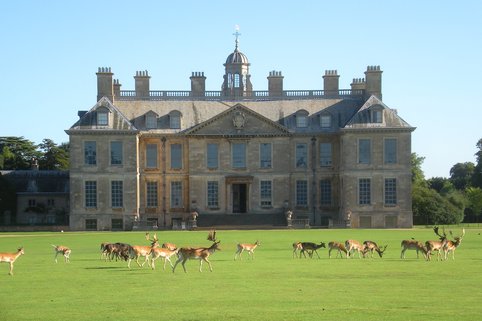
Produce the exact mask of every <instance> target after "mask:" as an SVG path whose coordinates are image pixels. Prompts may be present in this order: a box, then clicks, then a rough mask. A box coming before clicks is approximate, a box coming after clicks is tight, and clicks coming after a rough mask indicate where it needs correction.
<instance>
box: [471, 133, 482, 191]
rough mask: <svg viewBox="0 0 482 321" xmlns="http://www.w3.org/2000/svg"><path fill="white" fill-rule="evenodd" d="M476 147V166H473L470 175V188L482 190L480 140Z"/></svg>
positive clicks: (481, 149) (481, 141)
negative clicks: (472, 171)
mask: <svg viewBox="0 0 482 321" xmlns="http://www.w3.org/2000/svg"><path fill="white" fill-rule="evenodd" d="M476 146H477V148H478V149H479V150H478V151H477V152H476V153H475V157H476V159H477V165H475V168H474V173H473V175H472V186H475V187H479V188H482V138H481V139H479V141H478V142H477V144H476Z"/></svg>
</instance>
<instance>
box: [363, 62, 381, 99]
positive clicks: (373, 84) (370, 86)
mask: <svg viewBox="0 0 482 321" xmlns="http://www.w3.org/2000/svg"><path fill="white" fill-rule="evenodd" d="M382 72H383V71H381V70H380V66H368V67H367V71H365V79H366V98H367V99H368V98H369V97H370V96H371V95H375V96H377V97H378V98H380V99H382Z"/></svg>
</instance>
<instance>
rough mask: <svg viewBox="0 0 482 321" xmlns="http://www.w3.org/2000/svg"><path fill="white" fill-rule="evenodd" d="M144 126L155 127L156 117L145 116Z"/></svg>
mask: <svg viewBox="0 0 482 321" xmlns="http://www.w3.org/2000/svg"><path fill="white" fill-rule="evenodd" d="M146 128H147V129H155V128H157V117H156V116H155V115H147V116H146Z"/></svg>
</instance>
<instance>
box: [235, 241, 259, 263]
mask: <svg viewBox="0 0 482 321" xmlns="http://www.w3.org/2000/svg"><path fill="white" fill-rule="evenodd" d="M259 245H260V243H259V241H256V242H254V244H249V243H239V244H238V245H237V250H236V253H234V260H235V261H236V257H239V259H240V260H242V258H241V254H242V253H243V252H244V251H246V252H248V259H249V256H250V255H251V259H252V260H253V259H254V250H255V249H256V248H257V247H258V246H259Z"/></svg>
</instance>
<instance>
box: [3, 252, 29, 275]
mask: <svg viewBox="0 0 482 321" xmlns="http://www.w3.org/2000/svg"><path fill="white" fill-rule="evenodd" d="M23 254H25V251H24V250H23V246H21V247H19V248H18V249H17V252H16V253H0V263H1V262H5V263H9V264H10V272H9V273H8V274H10V275H13V263H15V261H16V260H17V259H18V258H19V257H20V255H23Z"/></svg>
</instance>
